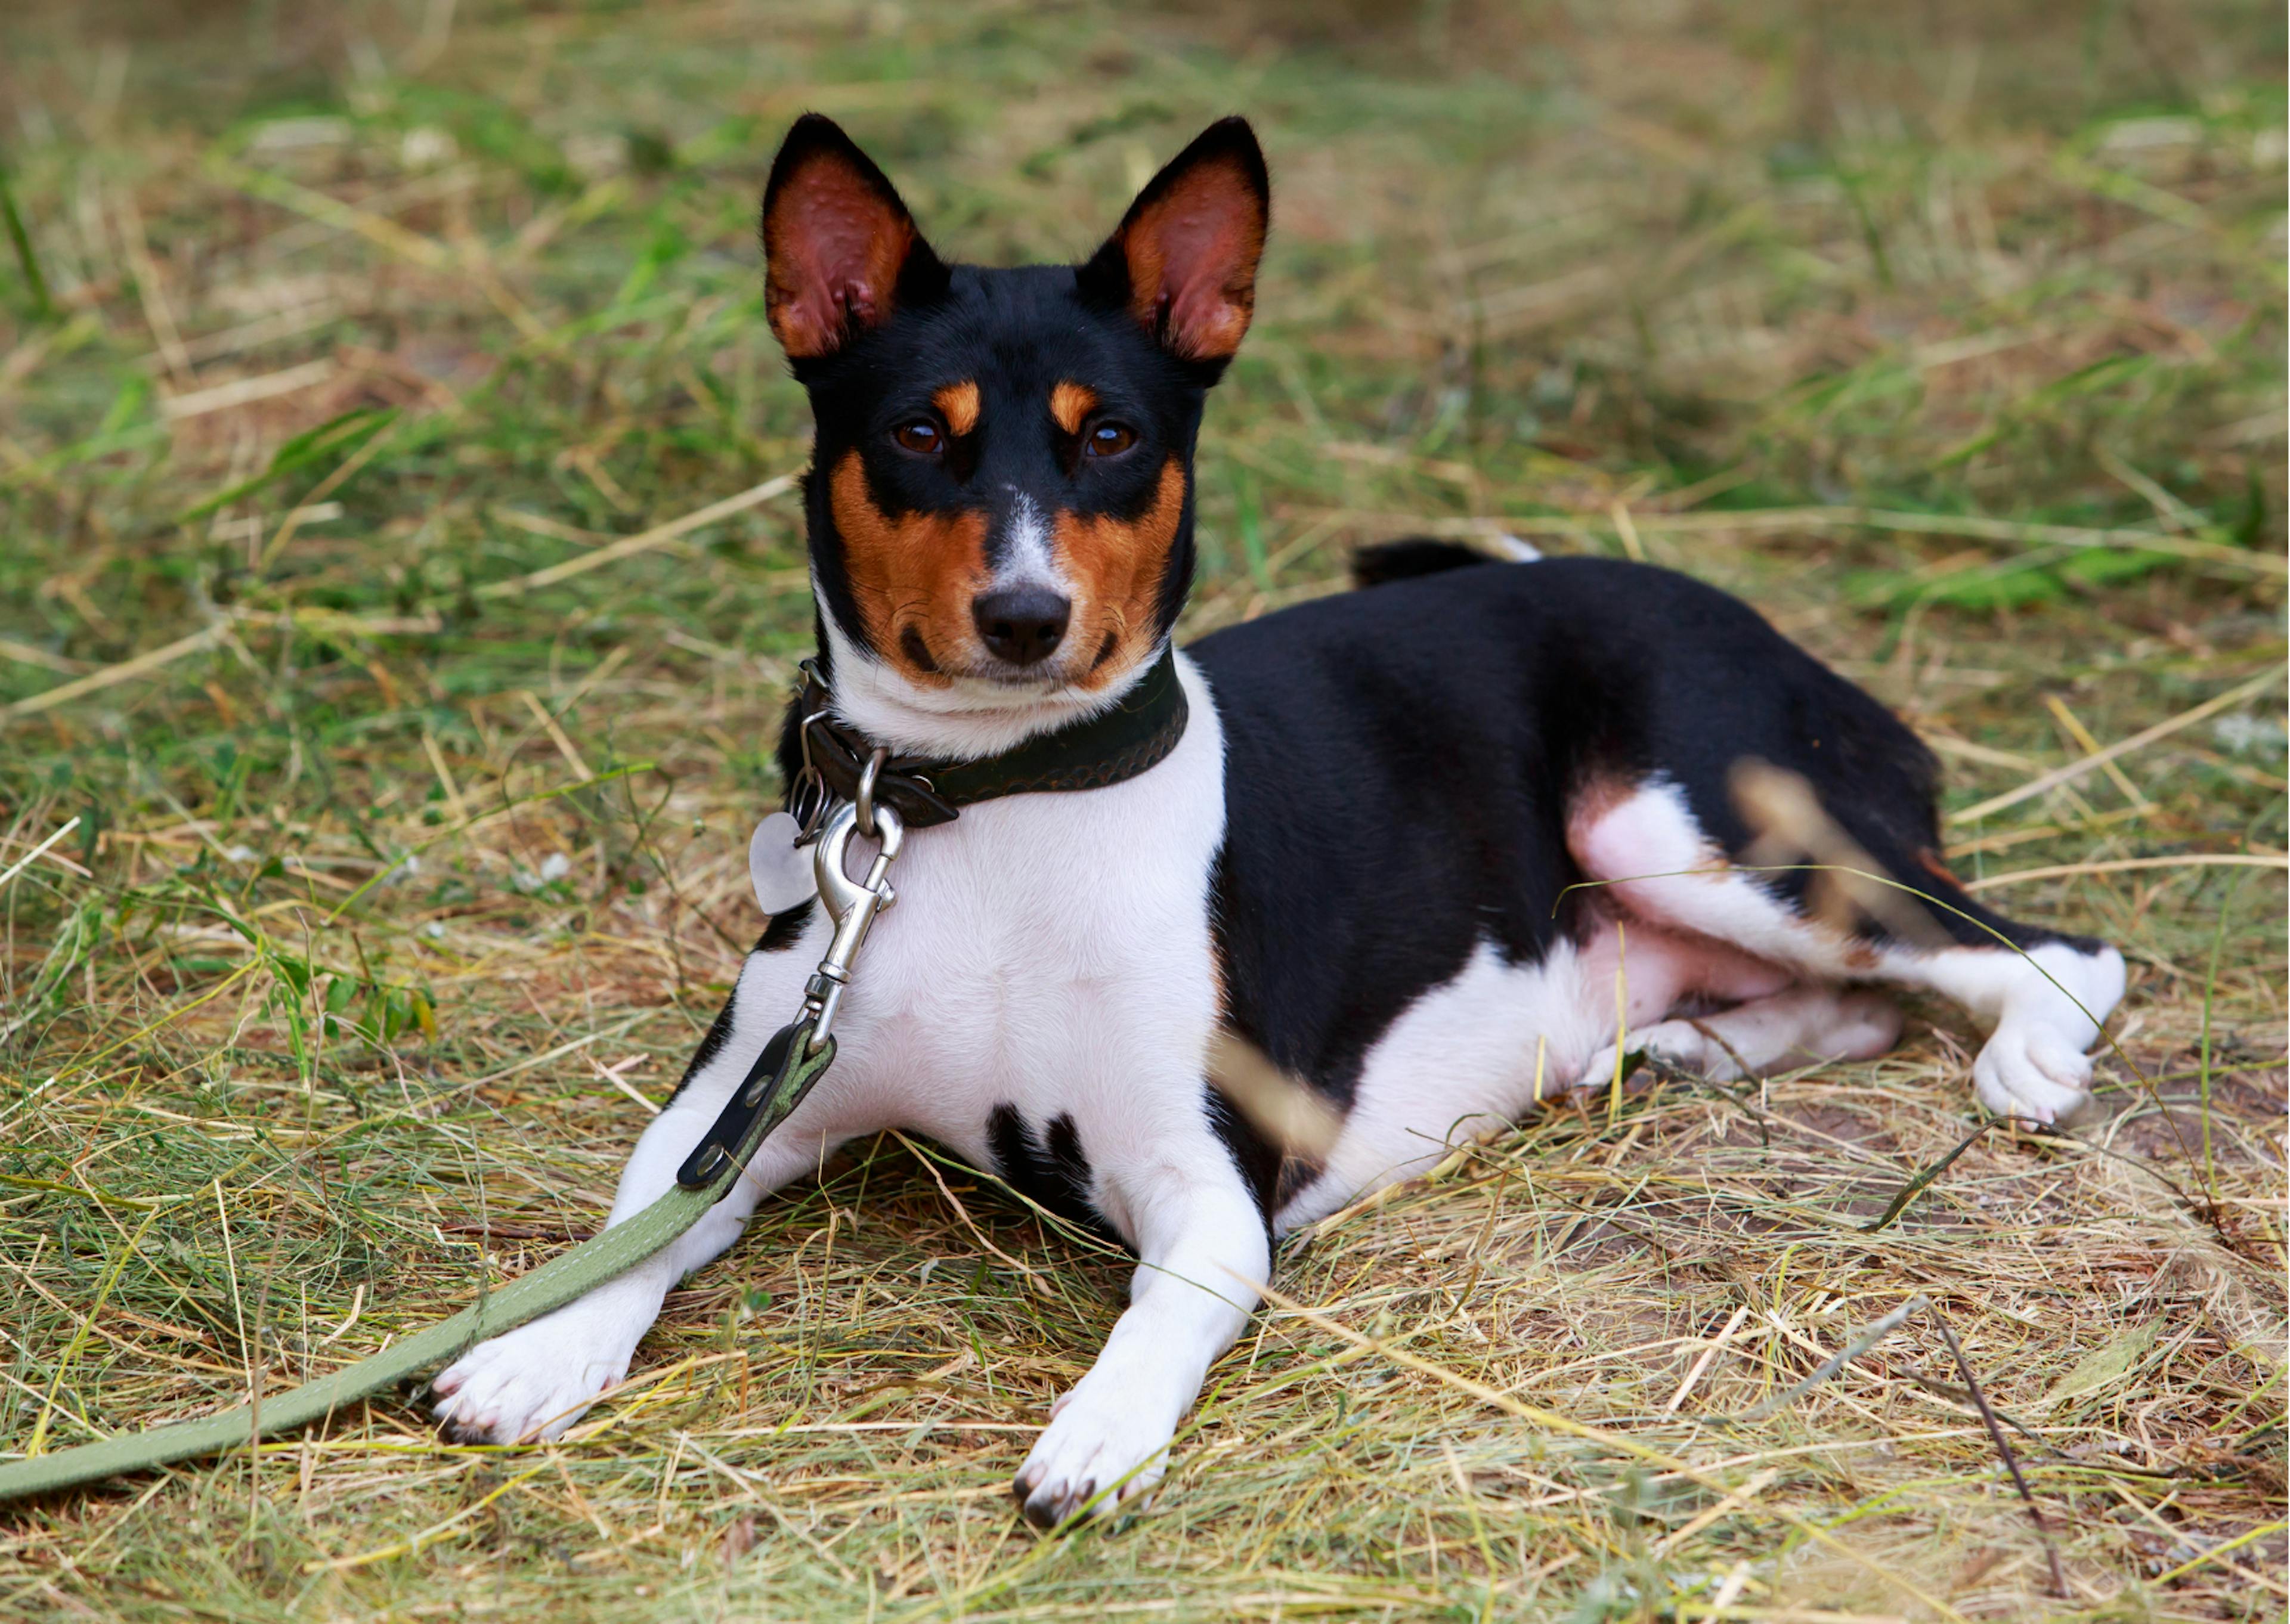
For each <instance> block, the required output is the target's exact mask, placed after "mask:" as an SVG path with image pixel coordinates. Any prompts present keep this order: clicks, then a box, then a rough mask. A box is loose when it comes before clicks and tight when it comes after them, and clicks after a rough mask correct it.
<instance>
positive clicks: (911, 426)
mask: <svg viewBox="0 0 2290 1624" xmlns="http://www.w3.org/2000/svg"><path fill="white" fill-rule="evenodd" d="M891 438H893V440H896V441H897V442H898V443H899V445H900V448H901V450H903V451H910V452H915V453H917V455H920V456H925V457H934V456H936V455H938V453H939V452H941V451H943V450H944V449H945V448H946V436H944V435H942V434H941V433H939V431H938V425H937V424H936V423H933V422H932V421H930V420H928V419H926V418H917V419H916V420H914V421H913V422H911V423H901V424H900V425H899V426H898V427H897V428H894V429H893V430H892V431H891Z"/></svg>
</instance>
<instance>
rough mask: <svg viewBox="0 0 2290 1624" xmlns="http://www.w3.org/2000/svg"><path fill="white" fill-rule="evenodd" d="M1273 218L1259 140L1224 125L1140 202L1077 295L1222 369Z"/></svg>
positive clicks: (1205, 135)
mask: <svg viewBox="0 0 2290 1624" xmlns="http://www.w3.org/2000/svg"><path fill="white" fill-rule="evenodd" d="M1271 209H1272V183H1271V180H1270V179H1269V177H1268V176H1267V175H1266V173H1265V170H1264V154H1263V151H1262V150H1261V148H1259V147H1258V146H1257V144H1256V132H1254V131H1253V130H1251V129H1250V128H1249V127H1248V121H1247V120H1246V119H1245V118H1221V119H1219V120H1217V122H1216V123H1214V124H1211V125H1210V126H1209V127H1208V128H1207V129H1205V130H1204V131H1202V132H1200V134H1199V135H1198V136H1197V137H1195V138H1194V140H1193V144H1192V145H1191V146H1189V147H1188V148H1185V149H1184V150H1183V151H1182V152H1181V153H1179V154H1178V155H1177V156H1175V157H1174V158H1173V159H1171V160H1170V163H1169V166H1168V167H1167V168H1166V169H1164V170H1163V171H1162V172H1160V173H1159V174H1157V175H1156V176H1154V177H1153V179H1152V180H1151V181H1150V182H1149V184H1148V185H1147V186H1146V188H1145V189H1144V190H1143V191H1141V192H1140V193H1138V194H1137V201H1136V202H1134V203H1133V204H1130V205H1129V212H1128V213H1127V214H1125V215H1124V216H1123V217H1122V220H1121V226H1120V228H1119V229H1117V231H1115V232H1114V234H1113V235H1112V236H1110V237H1108V238H1107V239H1106V243H1105V246H1104V247H1102V248H1101V249H1099V250H1098V251H1097V252H1096V254H1095V256H1094V257H1093V258H1092V259H1091V260H1090V261H1089V263H1088V264H1086V265H1085V266H1083V267H1082V268H1081V273H1080V278H1081V286H1082V290H1083V292H1084V293H1085V294H1086V295H1087V296H1089V297H1091V298H1093V299H1097V300H1102V301H1103V302H1105V303H1108V304H1111V305H1117V306H1126V307H1127V308H1128V309H1129V312H1130V313H1131V314H1132V315H1133V316H1135V317H1136V318H1137V319H1138V321H1139V322H1141V323H1142V324H1144V327H1145V330H1146V331H1147V332H1150V333H1151V334H1152V335H1153V336H1154V337H1155V338H1156V339H1157V340H1159V341H1160V342H1161V344H1162V346H1163V347H1164V348H1166V349H1168V350H1169V351H1170V352H1171V353H1172V354H1173V355H1175V356H1179V357H1181V359H1184V360H1187V361H1199V362H1210V363H1222V362H1225V361H1229V360H1230V359H1231V358H1232V355H1233V352H1234V351H1235V350H1237V349H1238V348H1240V340H1241V335H1242V334H1243V333H1245V332H1247V331H1248V318H1249V315H1250V313H1251V312H1252V311H1253V310H1254V309H1255V308H1256V261H1257V260H1258V259H1259V258H1260V257H1261V255H1262V254H1263V252H1264V229H1265V226H1266V224H1267V222H1268V220H1269V218H1270V215H1271Z"/></svg>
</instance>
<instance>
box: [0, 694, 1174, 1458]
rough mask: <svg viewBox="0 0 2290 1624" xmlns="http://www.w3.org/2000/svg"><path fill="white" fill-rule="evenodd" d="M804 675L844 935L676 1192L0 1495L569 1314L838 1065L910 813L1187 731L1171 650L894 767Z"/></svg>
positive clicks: (172, 1453) (249, 1436)
mask: <svg viewBox="0 0 2290 1624" xmlns="http://www.w3.org/2000/svg"><path fill="white" fill-rule="evenodd" d="M806 676H807V682H806V685H805V690H804V693H803V709H802V710H801V711H799V713H798V714H803V715H806V716H809V717H810V723H819V724H823V725H822V726H821V729H820V734H821V737H820V739H819V740H818V742H819V743H820V745H821V753H820V754H818V755H814V754H813V751H812V743H813V738H812V732H813V730H812V727H811V725H810V724H809V723H807V724H806V726H805V759H806V761H807V762H809V763H810V765H809V766H808V767H807V769H806V776H812V775H816V776H818V777H819V778H820V779H821V784H820V785H819V789H820V791H821V796H822V799H821V801H820V802H819V803H817V804H815V807H814V811H815V817H814V819H813V833H812V835H811V836H810V837H811V838H813V839H814V840H815V841H816V843H817V844H816V846H815V849H814V851H813V873H814V876H815V877H816V879H817V882H818V887H819V895H820V898H821V900H822V901H824V902H825V903H826V904H827V908H828V912H829V914H830V915H832V916H833V917H834V920H835V935H834V938H833V940H831V941H830V942H829V945H828V949H827V956H826V957H825V958H823V959H822V960H821V961H820V965H819V969H818V971H817V972H815V973H814V974H813V976H812V978H811V980H810V981H809V982H808V983H807V984H806V985H805V988H804V1006H803V1012H801V1013H800V1014H798V1015H797V1017H796V1019H795V1020H794V1021H792V1022H791V1023H790V1024H789V1025H787V1026H785V1027H782V1028H780V1030H779V1031H778V1032H777V1033H775V1034H774V1035H773V1037H772V1040H771V1041H770V1042H769V1043H767V1044H765V1045H764V1052H762V1053H761V1054H760V1055H758V1056H757V1058H756V1063H755V1065H754V1066H752V1067H750V1068H749V1071H748V1075H747V1077H746V1079H745V1080H744V1081H743V1082H742V1083H741V1085H740V1087H739V1088H738V1089H737V1090H735V1091H734V1092H733V1095H732V1098H731V1100H730V1102H729V1103H727V1104H726V1105H725V1108H724V1111H723V1114H722V1115H721V1116H718V1117H717V1119H716V1124H715V1125H714V1126H713V1127H711V1128H710V1129H709V1131H708V1133H707V1135H706V1137H704V1138H703V1139H701V1141H700V1143H699V1144H698V1145H696V1146H694V1147H693V1150H692V1154H691V1155H690V1156H687V1157H685V1162H684V1165H683V1166H682V1167H681V1168H679V1169H678V1170H677V1175H676V1188H673V1189H671V1190H669V1192H668V1193H667V1194H666V1195H664V1196H661V1198H660V1199H659V1200H657V1201H655V1202H653V1204H651V1205H650V1206H648V1207H646V1208H645V1209H644V1211H642V1212H638V1213H637V1215H636V1216H635V1217H633V1218H631V1219H629V1220H628V1221H627V1222H626V1223H623V1224H615V1225H613V1227H612V1228H609V1229H606V1230H605V1232H604V1233H603V1234H601V1235H598V1236H595V1237H594V1238H592V1239H589V1240H586V1241H583V1242H581V1244H579V1245H578V1246H575V1247H574V1248H573V1250H572V1251H570V1252H566V1253H565V1254H564V1256H563V1257H561V1258H556V1259H553V1260H550V1261H548V1262H547V1263H544V1264H542V1265H541V1266H540V1268H536V1269H534V1270H533V1271H532V1273H530V1274H526V1275H520V1276H518V1277H517V1278H516V1279H515V1280H512V1281H510V1282H509V1283H508V1284H507V1285H505V1286H503V1287H501V1288H500V1290H499V1291H497V1292H488V1293H486V1295H485V1296H484V1297H483V1298H482V1299H480V1300H477V1301H476V1302H474V1303H472V1304H470V1305H469V1306H468V1308H464V1309H462V1310H461V1311H460V1313H459V1314H456V1315H454V1316H452V1318H451V1319H448V1320H444V1321H441V1322H440V1323H439V1324H435V1325H432V1326H430V1327H429V1328H428V1330H426V1331H421V1332H416V1333H415V1334H413V1335H412V1336H410V1337H407V1338H406V1339H405V1340H404V1341H401V1342H396V1343H393V1344H392V1345H391V1346H389V1347H388V1348H384V1349H383V1350H382V1351H381V1352H380V1353H378V1354H375V1355H373V1356H372V1357H370V1358H364V1359H361V1360H359V1361H358V1362H357V1363H356V1364H352V1365H349V1366H348V1367H347V1368H345V1369H342V1370H339V1371H336V1372H334V1373H333V1374H332V1375H331V1376H324V1377H321V1378H320V1379H319V1380H316V1381H311V1382H306V1383H304V1384H303V1385H302V1386H300V1387H299V1388H290V1389H289V1390H287V1391H286V1392H284V1393H281V1394H280V1395H278V1396H276V1398H265V1399H263V1400H262V1401H261V1402H260V1404H242V1405H240V1406H239V1407H238V1408H237V1409H236V1410H227V1411H225V1412H222V1413H221V1414H220V1415H210V1416H206V1417H204V1418H202V1419H201V1420H196V1421H184V1422H182V1423H180V1425H177V1426H173V1427H161V1428H156V1429H154V1430H152V1431H149V1432H138V1433H122V1434H120V1435H119V1436H116V1437H109V1438H105V1439H103V1440H102V1441H101V1442H100V1443H96V1444H80V1445H79V1446H77V1447H76V1448H73V1449H66V1450H59V1451H58V1452H55V1453H53V1454H42V1455H32V1456H28V1457H27V1458H26V1459H24V1460H12V1461H9V1462H7V1463H5V1464H0V1500H20V1499H21V1498H23V1497H24V1496H26V1495H28V1494H44V1493H47V1492H50V1491H52V1490H56V1489H68V1488H72V1487H75V1486H76V1485H77V1484H84V1483H95V1482H98V1481H100V1480H101V1479H103V1478H106V1477H116V1476H122V1475H124V1474H125V1473H128V1472H140V1471H147V1470H148V1469H149V1468H153V1467H156V1466H165V1465H167V1464H168V1463H169V1462H171V1461H175V1460H192V1459H195V1458H196V1457H199V1456H203V1455H218V1454H220V1453H222V1452H224V1451H226V1450H230V1449H236V1448H237V1447H238V1446H240V1445H242V1444H244V1445H247V1446H249V1447H252V1445H253V1444H256V1443H258V1442H259V1441H260V1440H261V1439H263V1438H268V1437H275V1436H277V1435H278V1434H280V1433H282V1432H292V1431H294V1430H295V1429H297V1428H302V1427H308V1426H309V1425H310V1424H311V1423H313V1422H315V1421H323V1420H326V1419H327V1418H328V1417H330V1416H332V1415H333V1414H334V1413H335V1412H337V1411H339V1410H340V1409H341V1408H342V1407H343V1406H344V1405H346V1404H356V1402H357V1401H358V1400H359V1399H362V1398H367V1397H371V1396H372V1395H374V1394H376V1393H379V1392H380V1391H381V1390H382V1389H383V1388H388V1387H395V1386H396V1384H397V1383H399V1382H401V1381H404V1380H407V1379H408V1378H410V1377H412V1376H417V1375H419V1374H420V1373H421V1372H423V1371H426V1370H429V1369H431V1368H433V1367H435V1366H436V1365H440V1364H447V1363H449V1362H450V1361H452V1360H453V1359H455V1358H458V1357H459V1356H460V1355H461V1354H462V1353H464V1352H466V1351H467V1350H468V1349H469V1348H472V1347H475V1346H476V1344H477V1343H479V1342H481V1341H483V1340H485V1339H486V1338H487V1337H494V1336H499V1335H500V1333H501V1332H504V1331H513V1330H515V1329H516V1327H517V1326H519V1325H522V1324H525V1323H526V1322H527V1321H528V1320H534V1319H538V1318H540V1316H542V1315H544V1314H548V1313H551V1312H553V1311H554V1310H556V1309H558V1308H563V1307H564V1305H565V1304H567V1303H569V1302H572V1301H573V1300H575V1299H577V1298H581V1297H584V1296H586V1295H587V1294H588V1293H589V1292H592V1291H594V1290H596V1288H597V1287H598V1286H600V1285H602V1284H605V1282H606V1281H607V1280H611V1279H613V1278H615V1277H617V1276H621V1275H624V1274H626V1273H627V1272H628V1271H629V1269H631V1268H635V1267H636V1266H637V1264H639V1263H641V1262H643V1261H644V1260H645V1259H647V1258H650V1257H653V1256H654V1255H656V1254H657V1253H659V1252H661V1249H662V1248H664V1247H666V1246H668V1245H669V1244H670V1243H672V1242H673V1241H674V1240H675V1239H676V1238H677V1236H680V1235H682V1234H684V1233H685V1231H686V1230H688V1229H690V1228H692V1226H693V1225H694V1224H696V1223H698V1222H699V1221H700V1220H701V1219H702V1218H704V1217H706V1216H707V1213H708V1209H709V1208H710V1207H712V1206H714V1205H715V1204H717V1202H718V1201H720V1200H722V1199H723V1198H724V1196H725V1195H726V1194H727V1193H728V1192H729V1191H730V1190H731V1188H732V1186H733V1183H734V1182H735V1181H737V1180H738V1179H739V1178H740V1177H741V1171H742V1170H743V1169H744V1168H745V1167H746V1166H747V1165H748V1163H749V1159H750V1158H751V1157H752V1156H754V1154H755V1151H756V1148H757V1146H759V1145H761V1144H762V1143H763V1142H764V1140H765V1136H766V1135H768V1134H769V1133H770V1132H772V1130H773V1129H774V1128H776V1127H778V1126H779V1125H780V1124H781V1123H782V1122H784V1121H786V1120H787V1118H788V1116H789V1114H790V1113H791V1112H793V1111H794V1109H795V1108H796V1107H797V1105H799V1104H801V1103H802V1102H803V1097H804V1095H805V1094H806V1093H808V1092H810V1090H811V1086H812V1084H814V1083H816V1082H818V1081H819V1079H820V1077H821V1075H822V1074H824V1073H825V1071H826V1070H827V1068H828V1066H829V1064H830V1063H831V1062H832V1061H833V1060H834V1059H835V1040H834V1038H833V1037H832V1036H829V1028H831V1027H832V1026H833V1025H834V1022H835V1013H836V1010H837V1007H838V1006H839V1004H841V1002H842V997H843V993H844V989H845V988H847V987H848V986H849V985H850V981H851V966H852V964H853V962H854V961H855V960H856V959H857V957H858V955H859V948H860V945H861V943H863V942H864V941H865V940H867V932H868V929H869V926H870V925H871V924H873V923H874V919H875V916H876V915H877V914H878V913H880V912H881V911H882V910H883V909H884V908H888V907H889V906H890V905H891V903H892V901H893V892H892V891H891V887H890V884H889V883H888V880H887V878H886V876H887V875H888V873H889V870H890V867H891V862H892V860H893V859H894V858H895V857H897V856H898V854H899V851H900V847H901V844H902V843H903V841H904V838H905V833H906V826H907V823H908V821H909V820H912V821H914V822H915V824H916V825H917V827H925V826H927V825H929V824H933V823H944V822H947V821H949V820H952V819H953V818H955V817H956V816H957V815H958V812H957V808H958V807H959V806H960V805H963V804H969V803H972V802H975V801H982V800H990V799H993V798H995V797H997V796H1005V795H1024V794H1031V793H1036V792H1038V791H1041V790H1049V789H1086V788H1098V787H1101V786H1102V785H1105V784H1110V783H1117V782H1119V781H1121V780H1124V779H1128V778H1134V777H1135V776H1136V775H1137V774H1138V773H1140V772H1144V771H1146V770H1147V769H1148V768H1149V767H1151V766H1152V765H1153V764H1156V763H1157V762H1159V761H1160V760H1162V759H1163V758H1164V757H1165V756H1167V755H1168V753H1169V752H1170V751H1171V750H1172V749H1173V748H1176V742H1177V740H1178V739H1179V737H1181V735H1182V733H1183V732H1184V729H1185V716H1186V708H1185V696H1184V690H1183V688H1182V686H1181V684H1180V683H1179V681H1178V679H1177V668H1176V657H1175V654H1174V653H1173V652H1172V651H1171V650H1167V649H1165V650H1164V651H1163V652H1162V654H1161V657H1160V659H1159V660H1157V661H1156V662H1155V664H1154V666H1153V668H1151V670H1149V672H1148V673H1147V674H1146V676H1145V678H1144V679H1143V680H1142V681H1141V682H1140V683H1139V684H1138V685H1137V690H1136V692H1134V693H1133V694H1132V695H1130V696H1128V697H1127V698H1125V699H1124V700H1122V701H1121V702H1120V703H1119V704H1118V705H1117V706H1115V707H1114V708H1113V709H1112V710H1111V711H1109V712H1108V713H1107V714H1106V715H1105V716H1101V717H1097V718H1093V719H1091V720H1089V721H1086V722H1084V723H1079V724H1075V725H1074V726H1072V727H1069V728H1067V729H1063V730H1061V731H1060V732H1056V733H1053V734H1051V735H1049V736H1048V738H1047V739H1046V740H1037V741H1033V742H1030V743H1028V744H1024V745H1021V746H1020V747H1018V748H1016V749H1014V750H1012V751H1010V752H1007V753H1005V755H1003V756H997V757H993V758H990V759H989V760H987V761H983V762H978V763H971V764H941V763H917V762H914V761H909V760H907V759H905V758H901V759H900V760H897V761H893V760H891V758H890V752H889V751H888V750H887V749H885V748H881V747H879V746H872V747H869V748H867V749H865V750H864V751H863V752H862V750H861V748H860V746H861V742H863V741H861V740H857V739H856V737H855V736H854V735H850V734H849V733H848V732H847V730H843V729H840V728H838V727H836V726H834V725H833V724H831V718H830V717H829V715H828V710H827V703H828V701H827V698H826V692H825V690H824V688H823V687H822V686H821V684H820V683H819V678H818V675H817V673H816V671H813V670H810V669H808V668H806ZM922 766H927V767H928V768H929V769H930V771H931V772H935V773H936V774H937V775H938V779H937V780H935V781H936V788H933V782H934V780H933V779H931V778H929V777H926V776H915V770H917V769H918V768H920V767H922ZM878 794H879V796H881V800H880V803H879V804H877V796H878ZM948 796H951V797H952V799H951V801H950V802H949V800H948V799H947V798H945V797H948ZM861 832H864V833H865V834H867V835H869V836H870V837H872V838H873V839H875V840H876V841H877V843H878V847H877V853H876V856H875V859H874V861H873V862H872V864H871V865H869V869H868V873H867V877H866V878H865V879H864V880H863V881H853V879H852V878H851V877H850V876H849V875H848V874H847V873H846V872H845V868H844V859H845V853H846V852H847V851H848V850H849V847H850V844H851V841H852V838H853V836H855V835H857V834H860V833H861Z"/></svg>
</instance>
